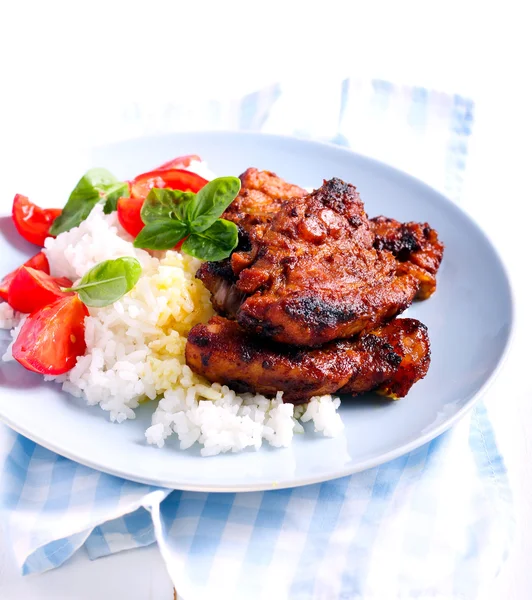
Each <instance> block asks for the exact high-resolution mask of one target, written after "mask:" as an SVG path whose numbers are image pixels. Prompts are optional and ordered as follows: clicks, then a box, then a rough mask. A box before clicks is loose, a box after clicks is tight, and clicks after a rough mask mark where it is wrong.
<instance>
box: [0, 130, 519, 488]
mask: <svg viewBox="0 0 532 600" xmlns="http://www.w3.org/2000/svg"><path fill="white" fill-rule="evenodd" d="M190 153H197V154H200V155H201V156H202V157H203V158H204V160H206V161H208V164H209V166H210V168H211V169H212V170H213V171H214V172H215V173H217V174H218V175H229V174H231V175H237V174H239V173H241V172H242V171H244V170H245V169H246V168H247V167H249V166H256V167H258V168H262V169H269V170H273V171H275V172H276V173H278V174H279V175H280V176H282V177H285V178H286V179H288V180H289V181H292V182H294V183H297V184H298V185H300V186H316V187H317V186H319V185H320V184H321V180H322V179H324V178H330V177H333V176H337V177H341V178H342V179H344V180H347V181H349V182H352V183H354V184H355V185H356V186H357V188H358V190H359V192H360V194H361V197H362V199H363V200H364V202H365V204H366V210H367V212H368V214H369V215H370V216H376V215H379V214H385V215H387V216H390V217H394V218H396V219H399V220H402V221H409V220H414V221H427V222H429V223H430V224H431V226H433V227H434V228H436V229H437V231H438V233H439V234H440V237H441V239H442V240H443V241H444V243H445V245H446V251H445V257H444V260H443V264H442V267H441V269H440V272H439V275H438V291H437V292H436V294H435V295H434V296H433V297H432V298H431V299H429V300H427V301H425V302H419V303H416V304H414V305H413V306H412V307H411V308H410V309H409V311H408V315H409V316H411V317H415V318H418V319H420V320H421V321H423V322H424V323H425V324H426V325H427V326H428V328H429V334H430V338H431V343H432V364H431V367H430V370H429V373H428V375H427V377H426V378H425V379H424V380H423V381H421V382H419V383H417V384H416V385H415V386H414V387H413V389H412V391H411V392H410V393H409V395H408V396H407V397H406V398H404V399H402V400H400V401H397V402H388V401H383V400H382V399H378V398H376V397H375V396H372V395H367V396H365V397H361V398H357V399H345V400H344V401H343V403H342V406H341V408H340V412H341V416H342V419H343V420H344V423H345V426H346V428H345V433H344V434H343V435H341V436H340V437H338V438H336V439H327V438H323V437H321V436H320V435H315V434H313V433H309V432H307V433H306V435H304V436H303V435H302V436H296V439H295V441H294V444H293V446H292V447H291V448H289V449H282V450H278V449H273V448H270V447H269V446H268V445H267V444H265V445H264V446H263V448H262V449H261V450H260V451H259V452H255V451H248V452H243V453H241V454H227V455H222V456H216V457H213V458H201V457H200V455H199V450H198V449H197V448H192V449H190V450H188V451H184V452H183V451H180V450H179V449H178V447H177V444H176V443H175V442H174V443H167V445H166V447H165V448H164V449H162V450H160V449H158V448H155V447H152V446H149V445H148V444H146V442H145V439H144V430H145V429H146V427H148V426H149V424H150V413H151V411H152V410H153V407H152V406H149V405H147V406H143V407H141V409H139V411H138V417H137V419H136V420H133V421H128V422H126V423H123V424H121V425H117V424H112V423H110V422H109V421H108V415H107V413H105V412H104V411H102V410H100V409H99V408H98V407H87V406H86V405H85V404H84V402H83V401H82V400H78V399H75V398H72V397H70V396H68V395H67V394H64V393H62V392H61V391H60V390H59V386H57V385H55V384H50V383H45V382H44V381H43V379H42V378H41V377H40V376H39V375H36V374H33V373H30V372H28V371H25V370H24V369H23V368H22V367H21V366H19V365H18V364H15V363H9V364H5V363H4V364H2V366H1V367H0V418H1V419H2V420H3V421H5V422H6V423H7V424H8V425H9V426H11V427H12V428H13V429H16V430H17V431H19V432H20V433H22V434H24V435H26V436H27V437H29V438H31V439H32V440H35V441H36V442H38V443H39V444H42V445H43V446H45V447H47V448H50V449H51V450H54V451H56V452H58V453H59V454H62V455H64V456H67V457H69V458H71V459H73V460H76V461H78V462H80V463H83V464H85V465H88V466H91V467H94V468H95V469H99V470H101V471H106V472H108V473H112V474H115V475H119V476H121V477H125V478H128V479H132V480H135V481H141V482H145V483H151V484H154V485H160V486H165V487H170V488H177V489H186V490H198V491H199V490H204V491H248V490H262V489H271V488H281V487H291V486H297V485H304V484H308V483H313V482H317V481H324V480H327V479H333V478H335V477H340V476H342V475H346V474H349V473H354V472H356V471H361V470H363V469H367V468H369V467H372V466H375V465H378V464H380V463H383V462H385V461H388V460H391V459H393V458H395V457H397V456H399V455H401V454H404V453H406V452H408V451H410V450H412V449H414V448H416V447H418V446H420V445H422V444H424V443H426V442H428V441H430V440H431V439H432V438H434V437H435V436H437V435H438V434H440V433H442V432H443V431H444V430H445V429H447V428H448V427H450V426H451V425H452V424H453V423H454V422H455V421H457V420H458V419H459V418H460V417H461V416H463V415H464V413H465V412H466V411H467V410H468V409H470V408H471V407H472V405H473V403H474V402H475V400H476V399H477V398H478V397H479V395H480V393H481V392H482V391H483V390H484V389H485V387H486V385H487V384H488V383H489V382H490V381H491V379H492V378H493V376H494V373H495V371H496V370H497V367H498V366H499V365H500V362H501V360H502V357H503V355H504V354H505V351H506V348H507V345H508V340H509V336H510V330H511V325H512V312H513V311H512V299H511V292H510V288H509V283H508V278H507V276H506V273H505V271H504V268H503V266H502V264H501V261H500V259H499V257H498V256H497V253H496V252H495V250H494V249H493V247H492V245H491V244H490V242H489V241H488V239H487V238H486V236H485V235H484V234H483V233H482V231H481V230H480V229H479V228H478V226H477V225H476V224H475V223H474V222H473V221H472V220H471V219H470V218H469V217H468V216H467V215H466V214H465V213H463V212H462V211H461V210H460V209H459V208H458V207H457V206H455V205H454V204H453V203H451V202H450V201H448V200H447V199H445V198H444V197H443V196H441V195H440V194H438V193H437V192H435V191H434V190H432V189H431V188H429V187H427V186H426V185H424V184H423V183H421V182H419V181H417V180H415V179H413V178H411V177H409V176H407V175H405V174H403V173H400V172H398V171H396V170H394V169H392V168H390V167H387V166H385V165H383V164H380V163H378V162H375V161H373V160H369V159H367V158H363V157H360V156H358V155H356V154H354V153H352V152H350V151H348V150H345V149H342V148H340V147H337V146H330V145H326V144H319V143H314V142H308V141H303V140H297V139H293V138H284V137H279V136H266V135H262V134H252V133H250V134H245V133H224V132H214V133H212V132H211V133H209V132H203V133H186V134H176V135H170V136H164V137H163V136H161V137H155V138H148V139H141V140H134V141H129V142H123V143H119V144H115V145H111V146H107V147H105V148H100V149H97V150H94V151H93V152H92V154H91V155H90V156H86V157H84V158H83V159H81V158H80V160H79V164H76V170H75V172H70V169H68V170H67V172H63V171H62V169H61V165H62V164H64V163H62V158H61V156H55V157H49V159H48V160H52V159H53V160H54V162H55V163H56V165H58V168H57V170H56V171H55V173H56V175H57V174H59V175H58V176H57V177H60V178H61V181H60V182H58V184H57V186H58V189H57V192H58V196H57V197H65V196H66V195H67V194H68V191H69V186H72V185H74V183H75V182H76V181H77V179H78V178H79V177H80V176H81V174H82V173H83V172H84V170H86V169H87V168H89V167H91V166H103V167H107V168H108V169H110V170H111V171H112V172H113V173H114V174H115V175H117V176H118V177H120V178H128V177H131V176H133V175H135V174H136V173H140V172H143V171H146V170H149V169H150V168H152V167H153V166H154V165H157V164H159V163H161V162H163V161H166V160H168V159H170V158H172V157H174V156H177V155H180V154H190ZM73 162H74V161H72V157H70V161H69V163H68V164H72V163H73ZM28 185H30V182H28ZM31 186H32V187H33V188H36V182H31ZM14 191H15V190H14ZM16 191H21V192H24V190H16ZM59 192H60V193H61V194H62V195H59ZM42 194H43V196H47V197H50V190H44V189H43V191H42ZM33 199H34V200H35V201H36V202H37V203H39V197H38V196H34V197H33ZM0 225H1V228H2V232H3V234H4V235H3V238H2V239H1V240H0V250H1V251H0V273H2V274H3V273H7V272H8V271H10V270H12V269H13V268H15V267H16V266H18V265H19V264H20V263H21V262H22V261H23V260H24V258H25V256H29V255H30V254H31V253H35V247H30V245H29V244H26V243H25V242H24V241H23V240H21V239H20V237H18V235H17V234H16V232H14V228H13V226H12V224H11V219H10V218H8V217H6V218H2V219H0ZM7 337H8V335H7V332H4V337H3V338H2V339H3V341H2V345H3V346H4V347H5V345H6V344H7Z"/></svg>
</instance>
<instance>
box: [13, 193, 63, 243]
mask: <svg viewBox="0 0 532 600" xmlns="http://www.w3.org/2000/svg"><path fill="white" fill-rule="evenodd" d="M61 212H62V211H61V209H60V208H39V207H38V206H37V205H36V204H33V202H30V201H29V200H28V199H27V198H26V196H22V195H21V194H17V195H16V196H15V199H14V200H13V212H12V214H13V221H14V223H15V227H16V228H17V231H18V232H19V233H20V235H21V236H22V237H23V238H24V239H25V240H27V241H28V242H31V243H32V244H36V245H37V246H44V240H45V239H46V238H47V237H50V234H49V233H48V231H49V230H50V227H51V225H52V223H53V222H54V221H55V219H56V218H57V217H58V216H59V215H60V214H61Z"/></svg>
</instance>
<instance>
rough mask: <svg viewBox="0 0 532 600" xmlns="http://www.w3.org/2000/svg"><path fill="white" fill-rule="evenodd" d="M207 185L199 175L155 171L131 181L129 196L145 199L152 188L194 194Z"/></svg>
mask: <svg viewBox="0 0 532 600" xmlns="http://www.w3.org/2000/svg"><path fill="white" fill-rule="evenodd" d="M207 183H209V182H208V181H207V180H206V179H203V177H201V176H200V175H197V174H196V173H192V172H191V171H185V170H184V169H157V170H155V171H149V172H148V173H143V174H142V175H138V176H137V177H135V179H133V181H131V195H132V196H133V197H134V198H146V196H147V195H148V194H149V193H150V190H151V189H152V188H154V187H156V188H170V189H171V190H181V191H182V192H194V193H196V192H199V191H200V190H201V188H202V187H203V186H204V185H205V184H207Z"/></svg>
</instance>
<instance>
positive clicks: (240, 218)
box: [223, 168, 307, 241]
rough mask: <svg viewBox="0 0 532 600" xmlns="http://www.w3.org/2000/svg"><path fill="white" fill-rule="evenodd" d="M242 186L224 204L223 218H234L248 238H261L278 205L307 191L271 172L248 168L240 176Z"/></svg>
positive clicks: (251, 239)
mask: <svg viewBox="0 0 532 600" xmlns="http://www.w3.org/2000/svg"><path fill="white" fill-rule="evenodd" d="M240 182H241V184H242V187H241V188H240V192H239V194H238V196H237V197H236V198H235V199H234V200H233V202H232V203H231V204H230V205H229V206H228V207H227V210H226V211H225V212H224V214H223V218H224V219H227V220H228V221H233V223H235V225H237V226H238V228H239V229H240V232H241V233H245V235H246V237H247V239H248V240H249V241H253V240H255V239H258V238H260V237H262V233H263V232H264V229H265V227H266V226H267V225H268V224H269V223H271V221H272V219H273V217H274V216H275V213H276V212H277V211H278V210H279V208H280V207H281V204H282V203H283V202H284V201H285V200H288V199H289V198H301V197H302V196H305V195H306V194H307V192H306V191H305V190H304V189H303V188H300V187H298V186H297V185H292V184H291V183H288V182H286V181H285V180H284V179H281V177H277V175H276V174H275V173H272V172H271V171H259V170H258V169H254V168H250V169H247V170H246V171H244V173H242V175H240Z"/></svg>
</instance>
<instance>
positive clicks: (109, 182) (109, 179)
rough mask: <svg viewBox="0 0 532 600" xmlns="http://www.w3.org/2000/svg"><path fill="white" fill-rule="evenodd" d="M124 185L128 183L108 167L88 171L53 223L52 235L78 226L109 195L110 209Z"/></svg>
mask: <svg viewBox="0 0 532 600" xmlns="http://www.w3.org/2000/svg"><path fill="white" fill-rule="evenodd" d="M117 184H119V186H118V187H117ZM124 186H127V184H123V183H120V182H119V181H118V180H117V179H116V177H115V176H114V175H112V174H111V173H109V171H108V170H107V169H91V170H90V171H87V172H86V173H85V175H83V177H82V178H81V179H80V180H79V181H78V184H77V185H76V187H75V188H74V189H73V191H72V193H71V194H70V197H69V198H68V202H67V203H66V204H65V207H64V208H63V212H62V213H61V214H60V215H59V216H58V217H57V219H56V220H55V221H54V222H53V223H52V226H51V227H50V235H59V234H60V233H63V231H68V230H69V229H72V228H73V227H77V226H78V225H79V224H80V223H81V222H83V221H84V220H85V219H86V218H87V217H88V216H89V214H90V212H91V210H92V209H93V208H94V207H95V206H96V204H98V202H100V201H101V200H106V199H107V198H108V195H111V202H110V204H109V209H110V208H111V207H112V206H113V204H114V203H115V202H116V200H117V199H118V197H119V195H120V194H121V193H122V191H124Z"/></svg>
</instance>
